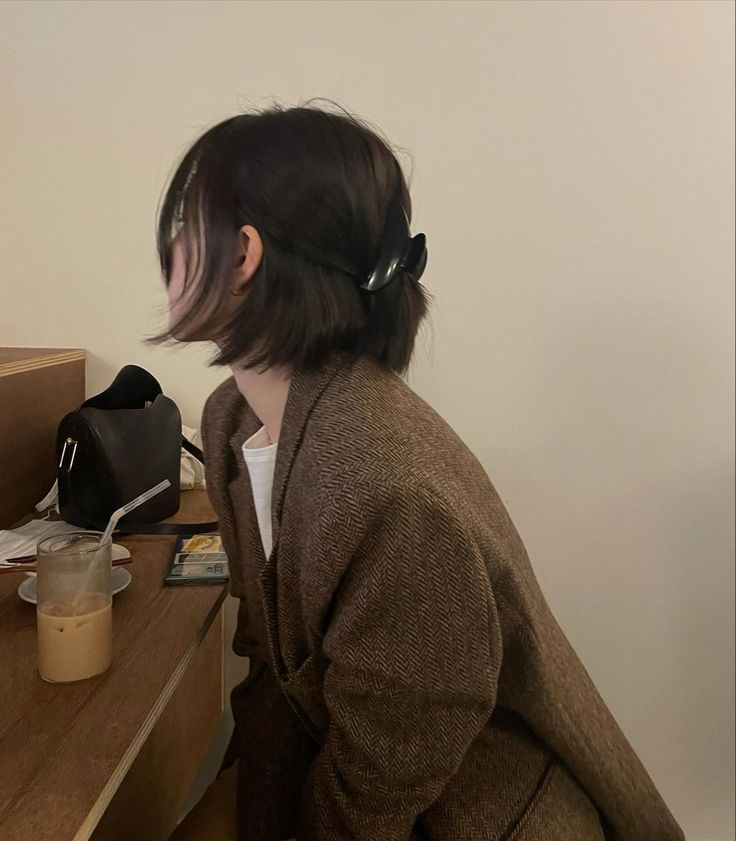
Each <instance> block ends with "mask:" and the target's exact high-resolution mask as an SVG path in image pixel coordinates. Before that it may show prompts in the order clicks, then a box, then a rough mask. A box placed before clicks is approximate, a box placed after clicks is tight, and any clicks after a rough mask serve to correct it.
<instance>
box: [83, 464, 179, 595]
mask: <svg viewBox="0 0 736 841" xmlns="http://www.w3.org/2000/svg"><path fill="white" fill-rule="evenodd" d="M169 487H171V482H170V481H169V480H168V479H164V480H163V482H159V483H158V485H154V486H153V487H152V488H150V489H149V490H147V491H146V492H145V493H142V494H141V495H140V496H137V497H136V498H135V499H131V501H130V502H127V503H126V504H125V505H123V506H122V508H118V509H117V510H116V511H113V512H112V516H111V517H110V522H109V523H108V524H107V526H106V528H105V531H104V532H103V533H102V537H101V538H100V543H99V545H100V546H104V545H105V544H106V543H107V541H108V540H110V539H111V538H112V533H113V532H114V531H115V526H116V525H117V524H118V520H119V519H120V518H121V517H124V516H125V515H126V514H127V513H128V512H129V511H132V510H133V509H134V508H137V507H138V506H139V505H143V503H144V502H148V500H149V499H151V497H154V496H156V494H159V493H161V491H164V490H166V488H169ZM91 569H92V564H90V566H89V567H88V569H87V573H86V575H85V576H84V578H83V579H82V583H81V585H80V587H79V589H78V590H77V592H76V594H75V596H74V598H73V599H72V605H73V608H76V607H77V605H78V604H79V598H80V596H81V595H82V593H83V592H84V591H85V590H86V589H87V585H88V584H89V578H90V570H91Z"/></svg>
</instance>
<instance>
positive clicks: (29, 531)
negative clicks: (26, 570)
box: [0, 520, 79, 567]
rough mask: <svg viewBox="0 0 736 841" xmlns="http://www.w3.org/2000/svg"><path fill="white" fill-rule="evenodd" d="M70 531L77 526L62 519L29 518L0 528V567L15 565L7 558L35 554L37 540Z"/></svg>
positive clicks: (74, 529)
mask: <svg viewBox="0 0 736 841" xmlns="http://www.w3.org/2000/svg"><path fill="white" fill-rule="evenodd" d="M71 531H79V526H72V525H70V524H69V523H65V522H64V521H63V520H56V521H53V522H52V521H51V520H31V521H30V522H28V523H26V524H25V525H23V526H20V527H18V528H16V529H0V567H9V566H17V564H9V563H8V558H24V557H26V555H35V554H36V544H37V543H38V541H39V540H43V539H45V538H47V537H51V536H52V535H55V534H66V533H67V532H71Z"/></svg>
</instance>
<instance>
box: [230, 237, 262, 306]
mask: <svg viewBox="0 0 736 841" xmlns="http://www.w3.org/2000/svg"><path fill="white" fill-rule="evenodd" d="M262 257H263V241H262V240H261V235H260V234H259V233H258V231H257V230H256V229H255V228H254V227H253V226H252V225H243V227H242V228H241V229H240V230H239V231H238V245H237V249H236V260H235V278H234V281H233V285H232V293H233V294H234V295H243V294H245V291H246V289H247V288H248V284H249V283H250V281H251V278H252V277H253V275H254V274H255V273H256V272H257V271H258V267H259V266H260V264H261V259H262Z"/></svg>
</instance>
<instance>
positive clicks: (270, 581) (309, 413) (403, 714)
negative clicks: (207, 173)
mask: <svg viewBox="0 0 736 841" xmlns="http://www.w3.org/2000/svg"><path fill="white" fill-rule="evenodd" d="M202 425H203V439H204V444H205V455H206V459H207V481H208V488H209V491H210V495H211V497H212V501H213V504H214V506H215V508H216V509H217V511H218V514H219V516H220V519H221V523H222V534H223V540H224V542H225V547H226V549H227V551H228V554H229V555H230V559H231V569H232V581H231V590H232V592H233V594H234V595H236V596H238V597H239V598H240V599H241V612H240V621H239V626H238V631H237V633H236V638H235V641H234V648H235V650H236V651H237V652H238V653H240V654H253V655H254V656H255V657H257V658H258V660H259V662H260V661H262V662H263V664H264V665H263V666H262V668H263V669H264V670H265V672H266V673H267V675H268V680H269V681H271V682H272V685H273V686H277V687H278V688H279V690H280V692H281V693H282V697H280V698H279V702H278V703H277V702H276V701H275V700H272V702H271V703H270V704H269V715H270V719H269V723H268V725H266V724H265V723H263V724H262V725H261V732H262V733H268V732H272V733H282V734H283V733H287V734H289V736H288V738H289V740H290V743H291V744H292V745H293V751H294V756H295V758H296V761H295V762H294V763H293V765H289V763H288V762H284V740H283V739H282V738H276V737H274V738H273V740H272V742H269V740H268V738H266V739H263V738H260V739H253V740H251V741H249V740H248V738H247V735H246V736H245V737H244V734H247V732H248V728H249V727H251V730H252V726H251V725H250V724H249V721H253V720H256V719H257V717H258V716H263V715H264V709H263V705H264V704H265V703H267V702H264V701H262V700H259V698H258V694H257V693H256V692H255V691H254V692H253V693H251V694H250V698H249V693H248V689H247V687H244V691H243V692H242V693H241V696H240V697H239V700H238V708H237V712H236V727H237V731H236V739H235V740H234V745H235V747H236V748H237V750H238V752H239V754H240V757H241V759H240V761H241V766H242V765H243V764H247V763H249V762H251V761H254V762H255V767H257V768H271V771H270V772H268V773H266V772H265V771H264V772H263V773H262V774H261V775H260V786H259V784H258V780H253V778H252V776H253V775H251V776H250V777H249V786H250V788H249V790H248V792H244V793H243V798H244V800H243V802H246V803H247V802H248V801H250V802H253V800H254V798H255V799H256V800H258V799H260V798H263V799H266V800H267V799H269V798H270V800H271V802H274V803H280V804H282V805H281V806H280V807H279V808H278V809H277V810H276V811H278V813H279V815H280V816H281V818H282V819H279V818H278V817H277V816H275V815H273V814H272V812H269V811H268V810H266V812H265V813H264V810H262V809H261V810H258V809H255V807H253V810H254V811H253V814H254V819H255V815H256V813H258V817H257V820H258V827H259V829H258V832H257V833H256V834H252V833H251V834H249V827H248V812H249V809H248V808H246V807H243V808H241V810H240V812H239V820H240V825H241V837H242V838H243V839H246V838H247V839H257V841H283V839H284V838H285V837H288V836H289V835H292V834H294V835H295V836H296V838H297V841H347V839H353V841H409V839H413V840H414V841H419V839H428V840H429V841H450V840H451V839H452V841H465V839H467V841H484V839H487V840H488V841H501V839H504V841H512V839H513V841H557V840H558V841H563V840H564V841H602V839H604V838H605V839H612V841H654V839H657V841H680V839H682V837H683V836H682V833H681V830H680V828H679V827H678V825H677V823H676V822H675V820H674V819H673V817H672V815H671V814H670V812H669V810H668V809H667V807H666V805H665V804H664V802H663V801H662V799H661V797H660V795H659V793H658V792H657V790H656V788H655V786H654V784H653V783H652V781H651V779H650V778H649V776H648V774H647V772H646V770H645V769H644V767H643V765H642V764H641V762H640V761H639V759H638V758H637V756H636V754H635V752H634V751H633V750H632V748H631V746H630V745H629V743H628V742H627V740H626V738H625V737H624V735H623V733H622V732H621V730H620V728H619V727H618V725H617V724H616V722H615V720H614V719H613V717H612V715H611V713H610V712H609V711H608V709H607V707H606V706H605V704H604V702H603V701H602V699H601V698H600V695H599V694H598V692H597V690H596V688H595V686H594V685H593V683H592V681H591V679H590V677H589V676H588V674H587V672H586V670H585V668H584V667H583V665H582V664H581V663H580V661H579V659H578V658H577V656H576V654H575V652H574V651H573V649H572V648H571V646H570V644H569V642H568V641H567V639H566V637H565V636H564V634H563V632H562V630H561V629H560V627H559V625H558V624H557V622H556V621H555V619H554V617H553V616H552V614H551V612H550V610H549V608H548V606H547V604H546V602H545V600H544V597H543V595H542V593H541V591H540V589H539V586H538V583H537V580H536V578H535V576H534V573H533V571H532V567H531V564H530V562H529V558H528V556H527V553H526V550H525V548H524V545H523V543H522V541H521V538H520V537H519V535H518V533H517V532H516V529H515V527H514V525H513V523H512V522H511V520H510V518H509V516H508V513H507V511H506V509H505V507H504V506H503V503H502V502H501V500H500V498H499V496H498V494H497V493H496V490H495V488H494V487H493V485H492V483H491V481H490V479H489V478H488V476H487V475H486V473H485V471H484V470H483V468H482V467H481V465H480V464H479V462H478V461H477V459H475V457H474V456H473V455H472V453H470V451H469V450H468V449H467V447H465V445H464V444H463V442H462V441H461V440H460V439H459V438H458V437H457V435H456V434H455V433H454V432H453V431H452V429H450V428H449V426H447V424H446V423H445V422H444V421H443V420H442V419H441V418H440V417H439V416H438V415H437V414H436V413H435V412H434V411H433V410H432V409H431V408H430V407H429V406H428V405H427V404H426V403H425V402H424V401H422V400H421V399H420V398H419V397H418V396H417V395H416V394H414V393H413V392H412V391H411V389H409V387H408V386H407V385H406V384H405V383H404V382H403V381H402V380H401V379H400V378H399V377H397V376H395V375H393V374H391V373H389V372H387V371H386V370H384V369H383V368H381V367H380V366H379V365H378V364H377V363H375V362H373V361H371V360H370V359H367V358H362V359H359V360H357V361H356V362H355V364H353V365H351V364H349V360H348V359H347V357H345V356H344V355H341V354H335V355H334V356H333V358H332V359H331V360H330V362H329V364H328V365H326V366H324V367H323V368H322V369H321V370H319V371H307V370H301V371H297V372H296V373H295V375H294V378H293V380H292V385H291V389H290V392H289V400H288V403H287V407H286V413H285V416H284V421H283V425H282V431H281V437H280V440H279V449H278V458H277V464H276V475H275V478H274V490H273V520H274V521H273V539H274V550H273V552H272V554H271V556H270V557H269V558H265V557H264V555H263V550H262V547H261V545H260V539H259V536H258V529H257V523H256V518H255V512H254V511H253V502H252V495H251V489H250V485H249V481H248V476H247V470H246V469H245V466H244V465H243V464H242V458H240V457H239V455H240V446H241V445H242V443H243V441H244V440H245V438H247V437H248V436H249V435H250V434H252V433H253V432H254V431H255V429H257V428H258V425H259V421H258V419H257V418H256V417H255V415H254V414H253V413H252V411H251V410H250V408H249V407H248V406H247V404H246V403H245V401H244V400H243V398H242V396H241V395H240V393H239V392H238V390H237V388H236V387H235V384H234V381H233V380H232V379H230V380H228V381H226V382H225V383H223V384H222V385H221V386H220V387H219V388H218V389H217V390H216V391H215V392H214V393H213V394H212V395H211V396H210V398H209V400H208V401H207V405H206V407H205V412H204V417H203V422H202ZM284 699H285V700H286V702H287V704H288V705H284V704H283V703H281V701H282V700H284ZM297 721H298V722H300V724H301V725H302V726H301V727H295V726H294V723H295V722H297ZM238 734H239V735H238ZM269 744H270V745H271V748H269ZM255 749H257V750H258V752H259V755H258V758H257V759H256V760H254V759H253V757H252V754H251V753H250V751H251V750H255ZM287 752H288V751H287ZM297 793H298V794H297ZM284 798H286V801H287V803H286V805H285V804H284Z"/></svg>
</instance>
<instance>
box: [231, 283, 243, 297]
mask: <svg viewBox="0 0 736 841" xmlns="http://www.w3.org/2000/svg"><path fill="white" fill-rule="evenodd" d="M230 294H231V295H235V296H236V297H237V298H240V297H241V296H242V295H245V288H243V291H242V292H233V288H232V286H231V287H230Z"/></svg>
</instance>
